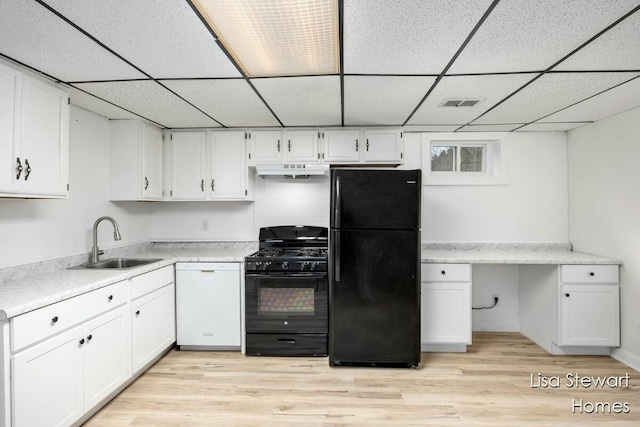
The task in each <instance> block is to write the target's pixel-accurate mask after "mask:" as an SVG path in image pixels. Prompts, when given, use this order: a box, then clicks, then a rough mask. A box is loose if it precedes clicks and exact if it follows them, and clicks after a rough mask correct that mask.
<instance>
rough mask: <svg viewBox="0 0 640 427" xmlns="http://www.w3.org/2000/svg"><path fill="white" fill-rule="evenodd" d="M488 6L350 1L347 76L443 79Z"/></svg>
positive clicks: (467, 0)
mask: <svg viewBox="0 0 640 427" xmlns="http://www.w3.org/2000/svg"><path fill="white" fill-rule="evenodd" d="M490 4H491V1H489V0H486V1H485V0H482V1H478V0H475V1H474V0H434V1H424V0H407V1H397V0H396V1H389V0H373V1H372V0H347V1H345V2H344V72H345V73H367V74H440V73H441V72H442V70H443V69H444V68H445V66H446V65H447V64H448V63H449V61H450V60H451V58H452V57H453V55H454V54H455V53H456V51H457V50H458V48H459V47H460V45H461V44H462V43H463V42H464V40H465V39H466V38H467V36H468V35H469V33H470V32H471V30H472V29H473V27H474V26H475V25H476V23H477V22H478V20H479V19H480V18H481V17H482V15H483V14H484V12H485V11H486V10H487V8H488V7H489V5H490Z"/></svg>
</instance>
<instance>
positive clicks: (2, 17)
mask: <svg viewBox="0 0 640 427" xmlns="http://www.w3.org/2000/svg"><path fill="white" fill-rule="evenodd" d="M112 31H113V29H112ZM114 32H116V31H114ZM0 53H2V54H3V55H6V56H8V57H10V58H12V59H15V60H17V61H20V62H22V63H23V64H26V65H28V66H29V67H32V68H35V69H37V70H39V71H42V72H44V73H47V74H49V75H51V76H53V77H55V78H57V79H60V80H62V81H67V82H70V81H80V80H115V79H138V78H144V77H145V76H144V75H143V74H141V73H140V72H138V71H137V70H136V69H135V68H133V67H131V66H130V65H128V64H127V63H125V62H124V61H122V60H120V59H119V58H118V57H116V56H115V55H113V54H112V53H110V52H109V51H107V50H105V49H104V48H102V47H100V45H98V44H97V43H95V42H94V41H93V40H91V39H90V38H88V37H86V36H85V35H84V34H82V33H81V32H80V31H78V30H77V29H75V28H74V27H72V26H71V25H69V24H68V23H66V22H65V21H63V20H62V19H60V18H59V17H58V16H56V15H55V14H54V13H52V12H51V11H49V10H47V9H46V8H45V7H44V6H41V5H40V4H38V3H36V2H35V1H24V0H2V1H0Z"/></svg>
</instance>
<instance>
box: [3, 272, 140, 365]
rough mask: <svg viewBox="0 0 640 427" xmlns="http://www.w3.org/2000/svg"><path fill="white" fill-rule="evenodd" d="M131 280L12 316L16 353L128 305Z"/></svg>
mask: <svg viewBox="0 0 640 427" xmlns="http://www.w3.org/2000/svg"><path fill="white" fill-rule="evenodd" d="M128 299H129V289H128V286H127V281H126V280H124V281H122V282H118V283H114V284H113V285H109V286H105V287H104V288H100V289H96V290H95V291H91V292H87V293H86V294H82V295H78V296H77V297H73V298H69V299H67V300H64V301H60V302H57V303H55V304H51V305H48V306H46V307H42V308H39V309H37V310H34V311H30V312H28V313H25V314H21V315H20V316H16V317H14V318H13V319H11V349H12V351H13V352H16V351H18V350H20V349H22V348H24V347H26V346H28V345H31V344H33V343H35V342H38V341H40V340H42V339H44V338H47V337H48V336H51V335H54V334H57V333H58V332H61V331H63V330H65V329H67V328H69V327H71V326H74V325H77V324H78V323H81V322H84V321H85V320H87V319H89V318H91V317H94V316H97V315H99V314H102V313H104V312H106V311H108V310H110V309H112V308H115V307H118V306H119V305H122V304H125V303H126V302H127V301H128Z"/></svg>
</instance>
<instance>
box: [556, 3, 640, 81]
mask: <svg viewBox="0 0 640 427" xmlns="http://www.w3.org/2000/svg"><path fill="white" fill-rule="evenodd" d="M554 70H587V71H589V70H593V71H595V70H640V12H636V13H635V14H633V15H631V16H630V17H628V18H627V19H625V20H624V21H622V22H621V23H620V24H618V25H616V26H615V27H613V28H612V29H610V30H609V31H607V32H606V33H604V34H603V35H601V36H600V37H598V38H597V39H595V40H594V41H592V42H591V43H589V44H588V45H586V46H585V47H584V48H582V49H580V50H579V51H578V52H576V53H575V54H573V55H571V56H570V57H569V58H567V60H565V61H562V62H561V63H560V64H559V65H558V66H557V67H555V68H554Z"/></svg>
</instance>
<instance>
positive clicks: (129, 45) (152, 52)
mask: <svg viewBox="0 0 640 427" xmlns="http://www.w3.org/2000/svg"><path fill="white" fill-rule="evenodd" d="M46 1H47V3H48V4H49V5H50V6H51V7H53V8H54V9H56V10H57V11H58V12H60V13H61V14H62V15H64V16H66V17H67V18H69V19H70V20H71V21H73V22H74V23H75V24H76V25H78V26H80V27H81V28H82V29H84V30H85V31H87V32H88V33H89V34H91V35H92V36H93V37H95V38H97V39H98V40H100V41H101V42H102V43H104V44H105V45H106V46H108V47H109V48H111V49H113V50H114V51H116V52H118V54H120V55H122V56H123V57H124V58H126V59H127V60H128V61H130V62H131V63H133V64H135V65H136V66H137V67H139V68H140V69H142V70H143V71H144V72H146V73H148V74H150V75H151V76H152V77H154V78H173V77H177V78H189V77H237V76H240V73H239V72H238V70H237V69H236V68H235V66H234V65H233V64H232V63H231V61H229V59H228V58H227V56H226V55H225V54H224V52H223V51H222V49H220V48H219V47H218V45H217V44H216V42H215V39H214V37H213V36H212V35H211V33H210V32H209V30H208V29H207V28H206V26H205V25H204V24H203V23H202V21H200V19H199V18H198V16H197V15H196V14H195V12H194V11H193V10H192V9H191V7H190V6H189V4H188V3H187V2H186V1H165V2H162V4H161V5H159V4H158V2H157V0H135V1H122V0H100V1H92V2H87V1H86V0H46Z"/></svg>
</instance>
